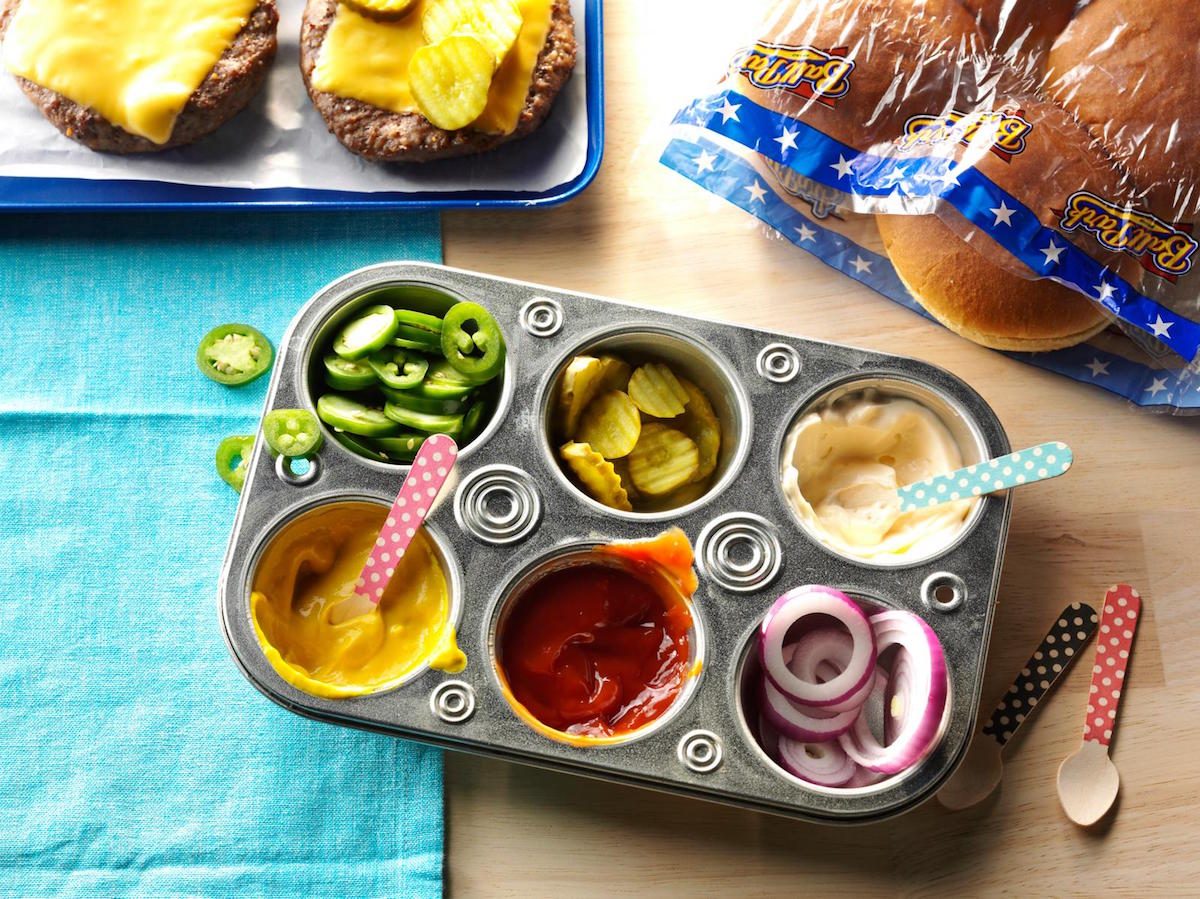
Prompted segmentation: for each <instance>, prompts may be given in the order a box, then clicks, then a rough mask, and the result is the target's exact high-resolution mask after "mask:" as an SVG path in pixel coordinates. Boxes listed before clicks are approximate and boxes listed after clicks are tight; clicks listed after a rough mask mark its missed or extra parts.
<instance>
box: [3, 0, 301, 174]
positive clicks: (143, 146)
mask: <svg viewBox="0 0 1200 899" xmlns="http://www.w3.org/2000/svg"><path fill="white" fill-rule="evenodd" d="M20 2H21V0H0V4H2V5H0V38H3V35H4V31H5V29H7V27H8V23H9V21H11V19H12V16H13V14H14V13H15V12H16V11H17V6H18V4H19V3H20ZM278 24H279V13H278V12H276V10H275V0H259V3H258V5H257V6H255V7H254V10H253V12H251V14H250V18H249V19H248V20H247V21H246V24H245V25H244V26H243V27H242V30H241V31H239V32H238V34H237V37H235V38H234V40H233V43H232V44H230V45H229V46H228V47H226V48H225V52H224V53H223V54H222V55H221V58H220V59H218V60H217V64H216V65H215V66H213V69H212V71H211V72H209V73H208V77H207V78H205V79H204V81H203V82H201V84H200V87H198V88H197V89H196V92H195V93H194V94H192V96H191V98H190V99H189V100H188V102H187V105H186V106H184V108H183V111H182V112H181V113H180V114H179V117H178V118H177V119H176V120H175V128H174V130H173V131H172V132H171V138H170V140H168V141H167V142H166V143H165V144H156V143H154V142H153V141H151V140H147V139H146V138H144V137H140V136H138V135H136V134H130V133H129V132H128V131H126V130H124V129H123V128H120V127H119V126H117V125H114V124H113V123H112V122H110V121H108V119H106V118H104V117H103V116H101V115H100V114H99V113H98V112H96V111H95V110H94V109H89V108H88V107H86V106H80V105H79V104H78V103H76V102H74V101H72V100H68V99H67V98H66V97H64V96H62V95H61V94H59V93H57V92H55V91H52V90H50V89H49V88H45V87H41V86H39V85H37V84H34V83H33V82H32V81H29V80H27V79H25V78H17V83H18V84H19V85H20V87H21V90H23V91H24V92H25V95H26V96H27V97H29V99H30V100H32V101H33V103H34V104H35V105H36V106H37V107H38V108H39V109H40V110H41V111H42V114H43V115H45V116H46V118H48V119H49V120H50V121H51V122H53V123H54V126H55V127H56V128H58V130H59V131H61V132H62V133H63V134H65V135H66V136H67V137H69V138H71V139H72V140H76V141H79V143H81V144H83V145H85V146H87V147H90V148H91V149H93V150H99V151H101V152H104V153H155V152H157V151H159V150H167V149H170V148H171V147H179V146H182V145H184V144H190V143H192V142H193V141H196V140H199V139H200V138H202V137H204V136H205V135H206V134H209V133H211V132H213V131H215V130H216V129H217V128H219V127H221V125H223V124H225V122H227V121H229V120H230V119H231V118H233V117H234V116H235V115H237V113H239V112H241V110H242V109H243V108H244V107H245V106H246V104H247V103H249V102H250V100H251V99H252V98H253V97H254V95H255V94H257V93H258V91H259V90H260V89H261V88H262V86H263V82H264V81H266V78H267V71H268V70H269V69H270V67H271V61H272V60H273V59H274V58H275V49H276V46H277V42H276V39H275V28H276V26H277V25H278Z"/></svg>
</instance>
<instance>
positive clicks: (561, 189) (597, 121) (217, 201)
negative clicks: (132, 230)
mask: <svg viewBox="0 0 1200 899" xmlns="http://www.w3.org/2000/svg"><path fill="white" fill-rule="evenodd" d="M585 7H586V14H585V17H584V19H585V21H584V35H583V40H584V52H585V54H586V58H587V73H586V82H585V85H584V90H585V95H586V105H587V123H588V134H587V156H586V158H585V160H584V165H583V171H581V172H580V173H579V174H578V175H576V176H575V177H574V178H572V179H571V180H570V181H567V182H565V183H563V184H558V185H555V186H554V187H552V188H550V189H549V190H544V191H479V190H463V191H434V192H428V193H414V192H411V191H409V192H400V191H397V192H372V193H366V192H358V191H345V190H312V189H308V188H296V187H276V188H264V189H262V190H256V189H254V188H235V187H202V186H199V185H195V184H173V183H168V182H164V181H120V180H104V179H91V178H14V177H0V212H80V211H105V210H108V211H132V210H150V211H188V212H190V211H206V210H208V211H218V210H230V209H246V210H269V209H290V210H295V209H316V210H342V209H476V208H478V209H482V208H488V209H493V208H498V207H524V206H554V205H557V204H559V203H564V202H566V201H567V200H569V199H571V197H573V196H575V195H576V194H578V193H579V192H580V191H582V190H583V189H584V188H585V187H587V186H588V185H589V184H591V182H592V179H593V178H595V177H596V172H597V171H598V170H599V168H600V159H601V156H602V155H603V153H604V29H603V27H602V26H603V22H602V12H601V7H602V0H585ZM551 115H553V112H551ZM527 140H537V135H536V134H534V135H533V136H532V137H530V138H527Z"/></svg>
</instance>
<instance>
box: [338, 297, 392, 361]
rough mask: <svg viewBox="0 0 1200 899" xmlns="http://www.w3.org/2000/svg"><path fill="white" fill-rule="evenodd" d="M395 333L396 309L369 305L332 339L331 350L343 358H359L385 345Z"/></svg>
mask: <svg viewBox="0 0 1200 899" xmlns="http://www.w3.org/2000/svg"><path fill="white" fill-rule="evenodd" d="M395 333H396V310H395V309H393V308H392V307H391V306H383V305H379V306H369V307H368V308H366V309H364V310H363V311H362V312H361V313H359V314H358V315H357V316H355V317H354V318H352V319H351V320H350V321H349V322H348V323H347V324H346V325H345V327H343V328H342V330H341V331H339V332H338V335H337V337H335V338H334V339H333V351H334V352H335V353H337V354H338V355H339V356H341V357H342V358H343V359H361V358H363V357H364V356H369V355H371V353H373V352H375V351H376V350H380V349H383V348H384V347H385V346H387V343H388V341H389V340H391V339H392V336H393V335H394V334H395Z"/></svg>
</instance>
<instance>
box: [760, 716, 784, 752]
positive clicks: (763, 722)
mask: <svg viewBox="0 0 1200 899" xmlns="http://www.w3.org/2000/svg"><path fill="white" fill-rule="evenodd" d="M758 745H760V746H761V747H762V748H763V752H765V753H766V754H767V755H768V756H770V757H771V759H773V760H774V761H779V732H778V731H777V730H775V728H773V727H771V725H770V724H769V723H768V722H767V719H766V717H765V716H763V715H759V716H758Z"/></svg>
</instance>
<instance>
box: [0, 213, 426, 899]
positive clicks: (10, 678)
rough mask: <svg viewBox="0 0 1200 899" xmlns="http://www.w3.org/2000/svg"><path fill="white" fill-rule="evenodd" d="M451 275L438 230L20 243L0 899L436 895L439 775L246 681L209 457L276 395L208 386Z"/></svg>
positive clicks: (412, 757) (15, 266) (62, 222)
mask: <svg viewBox="0 0 1200 899" xmlns="http://www.w3.org/2000/svg"><path fill="white" fill-rule="evenodd" d="M439 255H440V243H439V235H438V222H437V219H436V217H435V216H431V215H430V216H418V217H408V218H405V217H402V216H396V215H377V214H361V213H360V214H346V215H337V216H323V215H294V214H282V215H270V216H261V215H255V216H249V215H236V214H229V215H212V216H208V215H205V216H192V215H173V216H139V215H125V214H123V215H113V216H80V217H75V218H66V217H30V216H26V217H20V218H17V217H9V218H0V311H2V316H0V321H2V323H3V327H2V330H0V334H2V335H3V337H2V341H3V343H2V347H3V356H4V358H3V359H2V360H0V516H2V519H0V520H2V521H3V523H4V527H3V531H2V533H3V537H2V538H0V540H2V541H3V542H2V545H0V759H3V762H2V763H0V766H2V767H0V770H2V773H0V895H7V896H19V897H38V896H147V897H151V896H152V897H155V899H158V897H171V896H232V895H238V896H287V897H293V896H294V897H319V896H336V897H339V899H344V897H353V896H405V897H408V896H415V897H420V896H429V895H440V893H441V880H442V768H441V756H440V754H439V753H438V752H437V751H436V750H432V749H428V748H425V747H422V746H419V745H416V744H413V743H406V742H403V741H400V740H396V739H392V738H389V737H383V736H378V735H372V734H367V733H360V732H357V731H352V730H346V729H342V728H337V727H333V726H330V725H325V724H317V723H314V722H310V721H307V720H304V719H302V718H299V717H297V716H295V715H292V714H290V713H288V712H285V711H283V710H282V709H280V708H278V707H276V706H275V705H273V704H272V703H271V702H269V701H268V700H267V699H265V698H264V697H262V696H261V695H260V694H259V693H258V692H257V691H256V690H255V689H254V688H253V687H252V686H251V685H250V684H249V683H247V682H246V681H245V680H244V679H243V678H242V675H241V674H240V673H239V671H238V669H237V668H236V667H235V665H234V663H233V661H232V659H231V658H230V657H229V654H228V651H227V650H226V647H225V644H224V642H223V640H222V637H221V634H220V625H219V622H218V615H217V605H216V585H217V578H218V573H219V569H220V565H221V561H222V558H223V554H224V550H225V543H226V540H227V537H228V533H229V528H230V525H231V523H232V520H233V515H234V511H235V508H236V505H237V496H236V495H235V494H234V493H233V491H231V490H230V489H229V488H228V487H226V486H225V484H223V483H222V482H221V481H220V480H218V478H217V476H216V473H215V471H214V468H213V461H212V457H213V451H214V449H215V447H216V444H217V442H218V441H219V440H220V439H221V437H222V436H224V435H225V434H229V433H247V432H253V430H254V427H255V423H256V420H257V417H258V415H259V413H260V410H261V405H262V402H263V398H264V395H265V390H266V383H267V379H266V378H265V377H264V378H262V379H260V380H259V381H258V382H256V383H255V384H252V385H250V386H247V387H243V388H240V389H230V388H226V387H222V386H220V385H218V384H215V383H212V382H210V381H209V380H208V379H206V378H205V377H204V376H203V375H201V374H200V372H199V371H198V370H197V368H196V365H195V361H194V356H195V350H196V345H197V343H198V341H199V339H200V337H201V336H202V335H203V334H204V333H205V332H206V331H207V330H208V329H209V328H210V327H213V326H215V325H217V324H220V323H222V322H227V321H245V322H247V323H250V324H253V325H255V326H257V327H258V328H259V329H260V330H262V331H263V332H264V333H266V334H267V335H268V336H269V337H271V338H272V340H273V341H278V339H279V337H280V336H281V335H282V333H283V330H284V328H285V327H286V325H287V323H288V321H289V320H290V319H291V317H292V316H293V315H294V313H295V312H296V310H297V309H298V308H299V306H300V305H301V304H302V303H303V302H304V301H305V300H306V299H307V298H308V297H309V296H311V295H312V294H313V293H314V292H315V291H316V290H317V289H318V288H320V287H321V286H322V285H323V284H325V283H326V282H328V281H330V280H332V279H334V278H336V277H338V276H339V275H342V274H344V273H345V272H347V271H349V270H351V269H354V268H357V267H359V266H362V265H366V264H369V263H373V262H381V261H385V260H388V259H400V258H418V259H437V258H439Z"/></svg>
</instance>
